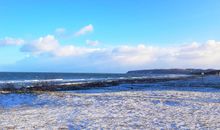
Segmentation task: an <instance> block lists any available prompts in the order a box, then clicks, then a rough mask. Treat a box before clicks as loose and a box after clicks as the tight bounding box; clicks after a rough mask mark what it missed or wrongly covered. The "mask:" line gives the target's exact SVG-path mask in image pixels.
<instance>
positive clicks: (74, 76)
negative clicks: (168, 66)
mask: <svg viewBox="0 0 220 130" xmlns="http://www.w3.org/2000/svg"><path fill="white" fill-rule="evenodd" d="M167 76H169V77H170V76H172V77H173V76H176V75H164V74H163V75H149V74H148V75H147V74H145V75H143V74H126V73H124V74H123V73H121V74H110V73H43V72H42V73H35V72H0V87H1V86H5V85H6V84H13V85H16V86H23V87H24V86H31V85H33V84H36V83H38V84H39V83H45V82H47V83H49V84H62V83H79V82H92V81H106V80H117V79H133V78H147V77H149V78H150V77H167Z"/></svg>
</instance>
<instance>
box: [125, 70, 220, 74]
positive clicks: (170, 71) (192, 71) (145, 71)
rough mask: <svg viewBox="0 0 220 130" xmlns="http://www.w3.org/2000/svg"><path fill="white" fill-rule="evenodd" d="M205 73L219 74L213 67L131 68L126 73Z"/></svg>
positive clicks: (219, 71)
mask: <svg viewBox="0 0 220 130" xmlns="http://www.w3.org/2000/svg"><path fill="white" fill-rule="evenodd" d="M202 73H204V74H207V75H213V74H214V75H215V74H220V70H215V69H148V70H132V71H128V72H127V74H186V75H191V74H195V75H201V74H202Z"/></svg>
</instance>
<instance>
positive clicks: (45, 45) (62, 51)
mask: <svg viewBox="0 0 220 130" xmlns="http://www.w3.org/2000/svg"><path fill="white" fill-rule="evenodd" d="M87 42H91V41H87ZM92 42H93V41H92ZM21 51H22V52H26V53H29V54H30V55H35V56H36V55H37V56H38V57H39V58H42V59H43V58H44V57H45V55H47V56H48V57H47V58H48V59H56V61H57V60H58V61H59V62H63V63H62V64H63V66H75V68H81V69H82V68H83V69H84V70H85V68H88V69H89V70H93V69H97V70H99V69H98V68H102V69H101V70H102V71H103V72H105V71H106V72H109V71H110V70H111V71H116V70H117V69H120V70H124V71H126V70H130V69H148V68H219V66H220V42H218V41H215V40H208V41H207V42H206V43H197V42H193V43H189V44H185V45H179V46H167V47H158V46H152V45H147V44H139V45H137V46H128V45H122V46H115V47H110V48H98V47H95V48H94V47H92V48H90V47H79V46H74V45H61V44H60V43H59V41H58V40H57V39H56V38H55V37H54V36H52V35H48V36H45V37H41V38H39V39H37V40H34V41H32V42H31V43H28V44H24V45H23V47H22V49H21ZM40 61H41V60H40V59H39V62H40ZM48 61H50V60H48ZM66 61H71V62H66ZM44 63H45V62H44ZM48 64H50V63H49V62H48ZM53 64H56V62H54V63H53ZM83 66H84V67H83ZM72 70H74V68H72ZM116 72H117V71H116Z"/></svg>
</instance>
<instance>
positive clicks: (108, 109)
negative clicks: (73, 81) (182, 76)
mask: <svg viewBox="0 0 220 130" xmlns="http://www.w3.org/2000/svg"><path fill="white" fill-rule="evenodd" d="M202 80H203V81H202ZM201 81H202V82H201ZM219 81H220V80H219V78H218V77H217V78H216V77H207V78H206V79H191V80H188V81H175V82H174V81H169V82H164V83H157V84H144V85H143V84H142V85H140V84H133V85H130V84H123V85H120V86H114V87H108V88H100V89H90V90H76V91H69V92H50V93H41V94H0V129H3V128H4V129H9V128H11V129H18V130H23V129H48V130H50V129H70V130H71V129H72V130H73V129H74V130H75V129H218V128H220V89H217V88H209V86H206V87H205V86H202V87H201V84H205V85H206V84H207V83H209V84H211V85H212V84H215V85H217V83H216V82H219ZM187 84H193V87H190V86H187ZM196 84H197V85H199V87H196ZM173 85H175V86H173ZM184 85H186V87H182V86H184Z"/></svg>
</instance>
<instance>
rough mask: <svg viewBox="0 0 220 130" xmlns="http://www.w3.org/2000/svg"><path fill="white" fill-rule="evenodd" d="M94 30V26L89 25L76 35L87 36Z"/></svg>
mask: <svg viewBox="0 0 220 130" xmlns="http://www.w3.org/2000/svg"><path fill="white" fill-rule="evenodd" d="M93 30H94V28H93V25H92V24H89V25H87V26H85V27H83V28H81V29H80V30H79V31H78V32H76V33H75V36H81V35H85V34H87V33H90V32H93Z"/></svg>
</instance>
